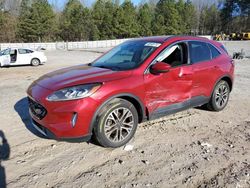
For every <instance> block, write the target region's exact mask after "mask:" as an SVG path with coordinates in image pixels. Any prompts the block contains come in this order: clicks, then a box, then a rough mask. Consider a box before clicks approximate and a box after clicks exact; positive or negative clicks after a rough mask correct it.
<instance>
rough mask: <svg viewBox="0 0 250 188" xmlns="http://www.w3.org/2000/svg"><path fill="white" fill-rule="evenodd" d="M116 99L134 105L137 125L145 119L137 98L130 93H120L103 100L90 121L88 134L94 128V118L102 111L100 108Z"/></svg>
mask: <svg viewBox="0 0 250 188" xmlns="http://www.w3.org/2000/svg"><path fill="white" fill-rule="evenodd" d="M116 98H120V99H124V100H127V101H129V102H131V103H132V104H133V105H134V107H135V108H136V111H137V113H138V123H141V122H143V120H144V119H146V113H145V108H144V104H143V103H142V101H141V100H140V99H139V97H137V96H135V95H133V94H130V93H121V94H118V95H114V96H112V97H110V98H108V99H107V100H105V102H103V103H102V104H101V105H100V106H99V107H98V108H97V110H96V111H95V113H94V116H93V117H92V120H91V125H90V128H89V133H90V134H91V133H92V131H93V128H94V126H95V121H96V118H97V116H98V114H99V113H100V111H101V110H102V108H103V107H104V106H105V105H106V104H107V103H109V102H110V101H112V100H113V99H116Z"/></svg>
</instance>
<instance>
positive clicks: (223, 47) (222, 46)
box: [220, 45, 228, 54]
mask: <svg viewBox="0 0 250 188" xmlns="http://www.w3.org/2000/svg"><path fill="white" fill-rule="evenodd" d="M220 47H221V49H222V50H223V51H224V52H226V53H227V54H228V51H227V49H226V48H225V46H224V45H221V46H220Z"/></svg>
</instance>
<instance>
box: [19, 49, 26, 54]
mask: <svg viewBox="0 0 250 188" xmlns="http://www.w3.org/2000/svg"><path fill="white" fill-rule="evenodd" d="M18 52H19V54H27V52H26V50H25V49H18Z"/></svg>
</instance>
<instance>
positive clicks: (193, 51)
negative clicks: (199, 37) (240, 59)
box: [189, 41, 219, 98]
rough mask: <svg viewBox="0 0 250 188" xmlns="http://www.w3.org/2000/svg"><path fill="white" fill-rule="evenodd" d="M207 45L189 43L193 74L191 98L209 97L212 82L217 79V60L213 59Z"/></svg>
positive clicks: (204, 43)
mask: <svg viewBox="0 0 250 188" xmlns="http://www.w3.org/2000/svg"><path fill="white" fill-rule="evenodd" d="M209 45H210V44H209V43H206V42H200V41H190V42H189V53H190V62H191V64H192V67H193V74H194V75H193V87H192V97H207V98H208V97H210V93H211V90H212V88H213V86H214V82H215V80H216V79H217V78H216V75H217V73H216V72H217V64H216V61H218V59H217V57H214V59H213V55H212V53H211V49H210V46H209ZM215 50H216V49H215ZM215 53H216V52H215ZM215 56H216V54H215ZM217 56H219V54H217Z"/></svg>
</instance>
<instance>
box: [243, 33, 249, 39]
mask: <svg viewBox="0 0 250 188" xmlns="http://www.w3.org/2000/svg"><path fill="white" fill-rule="evenodd" d="M243 40H250V32H249V33H244V36H243Z"/></svg>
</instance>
